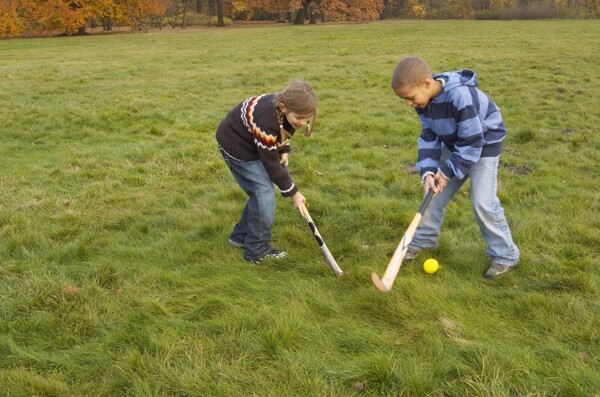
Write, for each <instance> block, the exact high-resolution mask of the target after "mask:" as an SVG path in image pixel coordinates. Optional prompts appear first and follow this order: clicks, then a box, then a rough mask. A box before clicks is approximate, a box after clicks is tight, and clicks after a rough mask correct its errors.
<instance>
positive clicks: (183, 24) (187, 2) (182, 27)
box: [181, 0, 189, 29]
mask: <svg viewBox="0 0 600 397" xmlns="http://www.w3.org/2000/svg"><path fill="white" fill-rule="evenodd" d="M188 4H189V0H183V17H182V18H181V29H185V16H186V14H187V8H188Z"/></svg>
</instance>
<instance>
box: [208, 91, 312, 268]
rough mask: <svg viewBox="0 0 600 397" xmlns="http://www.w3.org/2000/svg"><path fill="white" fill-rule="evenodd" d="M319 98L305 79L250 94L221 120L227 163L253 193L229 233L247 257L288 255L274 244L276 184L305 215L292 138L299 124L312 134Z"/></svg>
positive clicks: (255, 260)
mask: <svg viewBox="0 0 600 397" xmlns="http://www.w3.org/2000/svg"><path fill="white" fill-rule="evenodd" d="M316 115H317V100H316V96H315V94H314V92H313V90H312V88H311V87H310V86H309V85H308V84H307V83H306V82H304V81H293V82H291V83H290V84H289V85H288V86H287V87H285V88H284V89H283V90H282V91H281V92H279V93H276V94H263V95H257V96H253V97H251V98H248V99H246V100H245V101H243V102H242V103H240V104H238V105H237V106H236V107H234V108H233V109H232V110H231V111H230V112H229V113H228V114H227V115H226V116H225V118H224V119H223V120H222V121H221V123H220V125H219V127H218V129H217V133H216V138H217V142H218V145H219V149H220V151H221V155H222V156H223V159H224V160H225V163H226V164H227V166H228V167H229V169H230V171H231V173H232V174H233V177H234V178H235V180H236V181H237V183H238V184H239V185H240V187H241V188H242V189H243V190H244V191H245V192H246V194H247V195H248V200H247V202H246V205H245V207H244V210H243V212H242V215H241V217H240V219H239V221H238V222H237V224H236V225H235V226H234V228H233V231H232V232H231V234H230V235H229V244H230V245H232V246H234V247H238V248H243V249H244V259H245V260H246V261H248V262H250V263H254V264H258V263H260V262H261V261H262V260H263V259H265V258H276V259H280V258H284V257H285V256H287V253H286V252H283V251H280V250H278V249H276V248H273V247H272V246H271V237H272V229H273V223H274V221H275V190H274V186H273V184H275V185H277V187H278V188H279V190H280V191H281V194H282V195H283V196H284V197H290V198H291V200H292V204H293V205H294V207H296V208H297V209H298V210H299V211H300V212H301V214H302V215H303V216H305V215H306V214H304V206H305V205H306V199H305V198H304V196H303V195H302V194H301V193H300V192H299V191H298V187H297V186H296V184H295V183H294V181H293V180H292V177H291V175H290V173H289V171H288V168H287V166H288V162H289V154H290V139H291V138H292V137H293V136H294V134H295V132H296V130H297V129H300V128H306V130H305V133H304V134H305V135H306V136H311V135H312V132H313V126H314V121H315V117H316Z"/></svg>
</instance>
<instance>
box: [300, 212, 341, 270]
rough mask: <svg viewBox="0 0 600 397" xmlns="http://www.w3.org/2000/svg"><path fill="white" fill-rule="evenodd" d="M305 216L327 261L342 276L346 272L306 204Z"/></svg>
mask: <svg viewBox="0 0 600 397" xmlns="http://www.w3.org/2000/svg"><path fill="white" fill-rule="evenodd" d="M303 216H304V219H305V220H306V222H308V227H309V228H310V230H311V231H312V233H313V235H314V236H315V240H317V243H318V244H319V247H320V248H321V251H323V255H324V256H325V259H326V260H327V263H329V266H331V268H332V269H333V271H334V272H335V275H336V276H338V277H341V276H342V275H343V274H344V272H343V271H342V269H340V267H339V266H338V264H337V262H336V261H335V258H334V257H333V255H332V254H331V251H329V248H327V244H325V241H323V237H321V233H319V229H317V225H315V223H314V222H313V220H312V218H311V217H310V214H309V212H308V209H307V208H306V206H304V208H303Z"/></svg>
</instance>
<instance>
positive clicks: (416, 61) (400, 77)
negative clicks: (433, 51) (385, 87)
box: [392, 56, 431, 91]
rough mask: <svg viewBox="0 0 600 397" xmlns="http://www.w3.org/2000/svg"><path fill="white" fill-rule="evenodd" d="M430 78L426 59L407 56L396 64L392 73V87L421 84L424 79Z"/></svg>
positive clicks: (395, 88)
mask: <svg viewBox="0 0 600 397" xmlns="http://www.w3.org/2000/svg"><path fill="white" fill-rule="evenodd" d="M427 78H431V69H429V65H428V64H427V61H425V60H424V59H422V58H419V57H414V56H408V57H404V58H402V59H401V60H400V62H398V63H397V64H396V68H395V69H394V74H393V75H392V89H393V90H394V91H396V90H397V89H398V88H403V87H415V86H418V85H420V84H422V83H423V82H424V81H425V79H427Z"/></svg>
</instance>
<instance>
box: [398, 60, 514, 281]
mask: <svg viewBox="0 0 600 397" xmlns="http://www.w3.org/2000/svg"><path fill="white" fill-rule="evenodd" d="M476 87H477V80H476V78H475V73H474V72H472V71H470V70H459V71H456V72H447V73H440V74H435V75H432V73H431V70H430V69H429V65H428V64H427V62H426V61H425V60H423V59H421V58H418V57H412V56H411V57H405V58H403V59H401V60H400V62H398V64H397V65H396V68H395V70H394V74H393V76H392V88H393V90H394V93H395V94H396V95H398V96H399V97H400V98H402V99H404V101H405V102H406V104H407V105H409V106H411V107H413V108H414V109H415V110H416V111H417V115H418V116H419V120H420V122H421V126H422V130H421V135H420V137H419V141H418V159H417V170H418V171H419V174H420V176H421V181H422V182H423V184H424V190H425V193H427V191H429V189H433V190H434V191H435V193H436V195H435V196H434V198H433V200H432V201H431V204H430V205H429V209H428V210H427V211H426V212H425V214H424V216H423V219H422V220H421V223H420V225H419V227H418V229H417V231H416V233H415V236H414V238H413V240H412V242H411V244H410V246H409V249H408V251H407V254H406V259H411V258H414V257H415V255H416V254H417V252H419V251H421V250H424V249H432V248H435V247H437V244H438V238H439V234H440V229H441V225H442V220H443V218H444V212H445V209H446V205H447V204H448V203H449V202H450V200H451V199H452V198H453V197H454V195H456V193H457V192H458V190H459V189H460V188H461V186H462V185H463V184H464V183H465V181H466V180H467V178H468V177H470V178H471V204H472V208H473V213H474V214H475V219H476V221H477V224H478V226H479V230H480V232H481V234H482V236H483V238H484V240H485V242H486V243H487V251H486V253H487V255H488V256H489V257H490V258H491V265H490V267H489V268H488V269H487V271H486V272H485V273H484V277H485V278H493V277H496V276H498V275H500V274H503V273H505V272H507V271H508V270H510V269H512V268H513V266H515V265H516V264H517V263H518V261H519V249H518V248H517V246H516V245H515V243H514V242H513V239H512V235H511V232H510V228H509V226H508V223H507V221H506V218H505V216H504V210H503V209H502V207H501V205H500V200H499V199H498V197H497V184H498V179H497V176H498V160H499V156H500V153H501V152H502V143H503V141H504V139H505V138H506V128H505V126H504V122H503V120H502V116H501V114H500V110H499V109H498V108H497V107H496V105H495V104H494V102H493V101H492V100H491V99H490V98H489V97H488V96H487V95H486V94H484V93H483V92H482V91H481V90H479V89H477V88H476Z"/></svg>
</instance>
